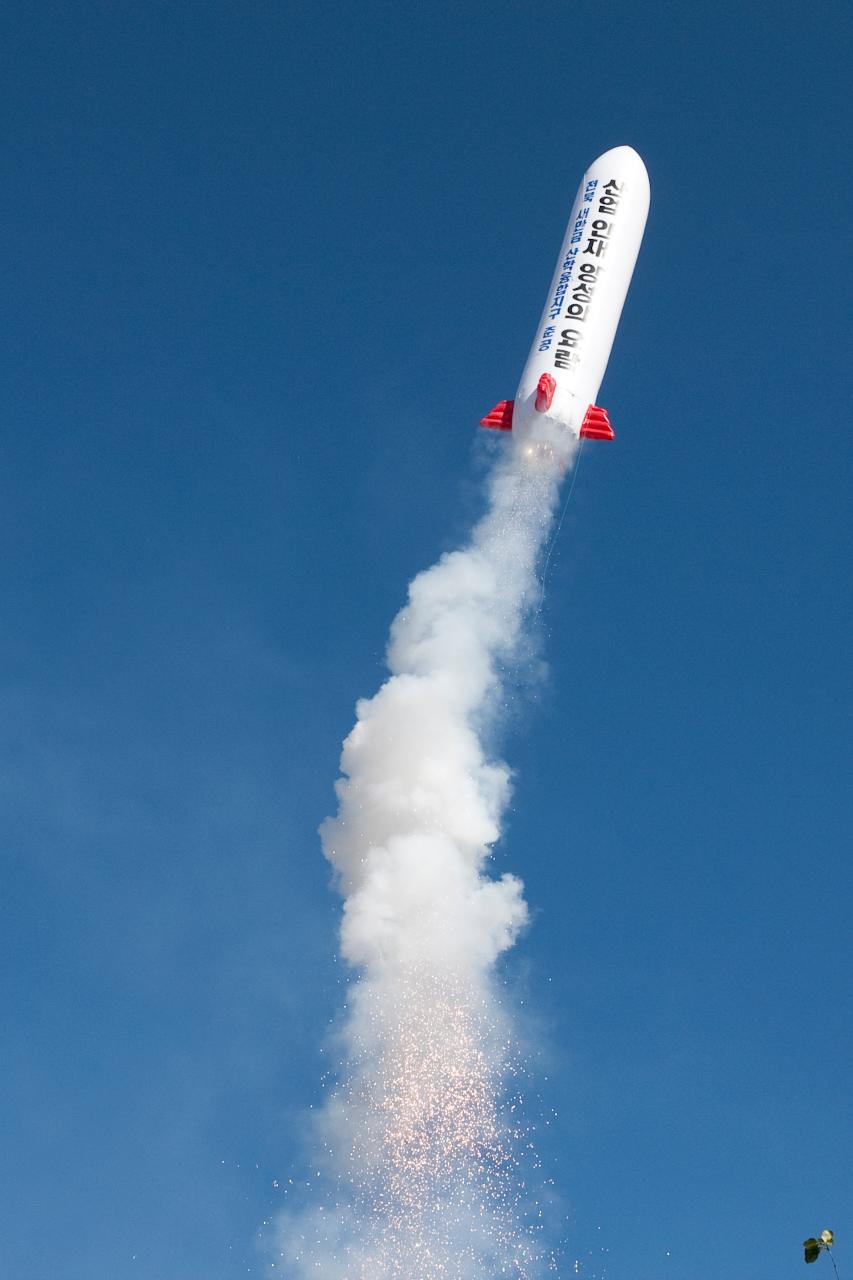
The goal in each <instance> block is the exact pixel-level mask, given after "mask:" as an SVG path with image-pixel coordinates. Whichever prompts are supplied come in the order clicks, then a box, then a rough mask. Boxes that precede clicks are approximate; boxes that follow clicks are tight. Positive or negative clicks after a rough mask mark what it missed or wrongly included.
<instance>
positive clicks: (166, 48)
mask: <svg viewBox="0 0 853 1280" xmlns="http://www.w3.org/2000/svg"><path fill="white" fill-rule="evenodd" d="M0 25H2V31H0V49H2V52H0V60H2V75H1V76H0V82H2V86H3V87H2V103H3V105H2V131H3V147H2V160H0V163H1V164H2V182H0V191H2V196H1V197H0V198H1V199H2V228H3V230H2V235H3V288H2V293H0V310H2V317H0V329H2V337H0V361H2V387H3V392H2V415H1V416H0V530H2V544H3V556H2V562H0V592H1V593H2V595H1V596H0V598H2V612H0V660H1V661H2V666H0V671H1V672H2V685H0V698H2V716H0V806H2V809H0V812H2V847H3V873H2V876H3V882H2V912H3V920H2V934H0V937H2V941H0V946H1V947H2V971H3V996H2V1001H3V1020H2V1052H0V1091H1V1092H0V1096H2V1122H0V1123H2V1131H0V1186H2V1188H3V1192H2V1195H0V1271H2V1273H3V1275H4V1276H8V1277H10V1278H12V1280H47V1277H56V1280H125V1278H127V1280H201V1278H202V1277H204V1280H232V1278H235V1277H238V1276H245V1275H247V1274H252V1275H260V1274H261V1273H262V1266H261V1261H260V1256H259V1255H258V1254H257V1253H256V1246H255V1243H254V1240H255V1235H256V1230H257V1228H258V1226H259V1224H260V1223H261V1221H262V1220H263V1219H264V1218H265V1217H269V1215H270V1214H271V1213H273V1212H274V1211H275V1210H276V1209H277V1208H278V1207H280V1205H281V1189H280V1188H279V1189H276V1188H275V1187H274V1186H273V1182H274V1180H276V1179H278V1180H280V1181H282V1182H286V1180H287V1179H288V1178H289V1177H291V1176H295V1175H296V1173H297V1172H298V1171H299V1170H301V1169H303V1168H304V1164H303V1158H302V1153H301V1149H300V1142H301V1139H300V1133H301V1131H302V1129H303V1127H304V1119H303V1117H304V1115H305V1113H306V1110H307V1109H308V1108H309V1107H310V1106H311V1105H312V1104H316V1103H317V1102H318V1101H319V1099H320V1098H321V1096H322V1085H321V1074H322V1072H323V1070H324V1059H323V1057H322V1054H321V1045H322V1042H323V1038H324V1036H325V1034H326V1031H327V1028H328V1025H329V1022H330V1020H331V1019H332V1018H333V1016H334V1014H335V1011H336V1009H337V1008H338V1007H339V1005H340V1002H341V999H342V989H341V981H342V974H341V972H340V969H339V967H338V966H337V965H336V963H335V959H334V952H335V931H336V925H337V918H338V911H339V904H338V901H337V899H336V897H335V896H334V894H333V893H332V892H331V891H330V888H329V875H328V869H327V867H326V865H325V864H324V862H323V860H322V858H321V855H320V851H319V843H318V839H317V837H316V834H315V831H316V827H317V824H318V823H319V822H320V820H321V819H322V818H323V817H324V816H325V815H326V814H327V813H328V812H330V810H331V809H332V807H333V795H332V783H333V780H334V777H335V774H336V767H337V756H338V752H339V747H340V742H341V739H342V738H343V736H344V734H345V733H346V732H347V730H348V728H349V726H350V724H351V721H352V709H353V703H354V701H355V699H356V697H358V696H361V695H365V694H369V693H371V692H372V691H373V690H374V689H375V687H376V686H377V684H378V683H379V681H380V680H381V678H382V662H381V660H382V652H383V647H384V643H385V638H386V634H387V628H388V624H389V622H390V619H391V618H392V616H393V614H394V613H395V611H396V609H397V608H398V607H399V605H400V604H401V602H402V600H403V598H404V594H405V588H406V583H407V581H408V580H409V579H410V578H411V577H412V575H413V574H414V573H415V572H416V571H417V570H419V569H421V568H423V567H424V566H426V565H427V564H429V563H431V562H432V561H433V560H434V559H435V558H436V556H437V555H438V554H439V553H440V552H441V551H442V550H444V549H447V548H449V547H451V546H453V545H455V544H456V543H457V542H458V541H459V540H460V539H461V538H462V537H463V536H464V533H465V530H466V529H467V528H468V527H469V525H470V523H471V521H472V520H473V519H474V518H475V516H476V514H477V512H478V511H479V509H480V496H479V479H478V477H479V476H480V475H481V474H482V453H481V451H482V449H483V447H484V446H483V444H482V442H480V443H479V444H477V443H476V442H475V435H476V433H475V432H474V430H473V424H474V423H475V422H476V421H477V419H478V418H479V417H480V415H481V414H482V413H483V412H485V411H486V410H487V409H489V408H490V407H491V406H492V404H493V403H494V402H495V401H496V400H498V399H500V398H502V397H503V396H507V395H512V393H513V391H514V388H515V384H516V380H517V377H518V373H519V369H520V366H521V363H522V361H523V358H524V356H525V354H526V351H527V347H528V344H529V341H530V336H531V332H532V330H533V327H534V325H535V322H536V319H537V317H538V315H539V311H540V308H541V306H542V302H543V298H544V294H545V290H546V288H547V282H548V279H549V277H550V272H551V270H552V268H553V263H554V258H555V255H556V252H557V248H558V246H559V242H560V238H561V236H562V232H563V227H564V222H565V217H566V214H567V212H568V208H569V206H570V203H571V200H572V197H573V195H574V191H575V187H576V184H577V181H578V179H579V177H580V174H581V172H582V171H583V169H584V167H585V166H586V165H587V164H588V163H589V162H590V161H591V160H592V159H593V158H594V157H595V156H596V155H597V154H598V153H599V152H600V151H602V150H604V149H605V148H607V147H610V146H613V145H617V144H622V143H630V144H631V145H633V146H634V147H636V148H637V150H638V151H639V152H640V153H641V154H642V155H643V157H644V158H645V160H646V163H647V165H648V169H649V172H650V175H651V182H652V212H651V217H650V222H649V228H648V232H647V236H646V242H645V245H644V248H643V251H642V253H641V256H640V261H639V265H638V269H637V272H636V275H635V278H634V283H633V286H632V291H631V294H630V295H629V299H628V305H627V308H626V311H625V315H624V318H623V323H622V326H621V328H620V332H619V335H618V337H617V342H616V347H615V349H614V355H613V359H612V360H611V365H610V369H609V371H608V376H607V379H606V381H605V384H604V388H603V391H602V396H601V400H602V402H603V403H604V404H605V405H606V406H607V408H608V409H609V411H610V415H611V418H612V420H613V422H614V425H615V428H616V431H617V435H618V440H617V443H616V444H615V445H613V446H599V447H597V448H595V449H593V448H591V447H588V448H587V449H586V450H585V452H584V455H583V463H582V467H581V472H580V476H579V479H578V483H577V485H576V488H575V491H574V495H573V498H572V503H571V506H570V508H569V511H568V514H567V517H566V521H565V524H564V526H563V529H562V533H561V537H560V540H559V543H558V545H557V548H556V550H555V553H554V556H553V558H552V562H551V569H550V576H549V581H548V591H547V597H546V602H545V607H544V612H543V624H542V625H543V629H544V632H545V649H546V654H547V657H548V659H549V662H550V666H551V673H550V677H549V680H548V682H547V684H546V685H545V686H544V687H543V688H542V689H541V690H540V691H538V692H537V694H536V696H535V697H534V698H532V699H531V700H530V701H529V702H525V700H524V699H519V704H518V716H517V719H516V722H515V724H514V725H513V726H512V728H511V731H510V733H509V736H508V738H507V741H506V743H505V750H506V754H507V757H508V759H509V760H510V761H511V763H512V764H513V765H514V766H515V767H516V768H517V770H518V781H517V792H516V798H515V802H514V805H513V810H512V814H511V822H510V825H509V830H508V834H507V837H506V839H505V841H504V842H503V843H502V845H501V846H500V848H499V849H498V851H497V855H496V865H497V868H498V869H499V870H505V869H512V870H515V871H517V872H518V873H519V874H520V875H521V876H522V877H523V879H524V881H525V883H526V885H527V892H528V898H529V900H530V903H531V905H532V908H533V910H534V923H533V928H532V929H531V931H530V932H529V933H528V934H527V936H526V937H525V938H524V939H523V941H522V942H521V944H520V946H519V948H518V949H517V952H516V953H515V954H514V956H513V957H512V959H511V960H510V962H509V964H508V967H507V980H508V982H509V983H510V985H511V986H512V987H513V988H515V989H516V995H515V997H514V998H517V999H519V1000H520V999H522V998H524V1000H525V1009H529V1010H530V1016H531V1018H533V1019H534V1020H535V1021H536V1022H537V1023H538V1024H539V1026H540V1028H541V1035H542V1039H543V1044H544V1058H543V1063H542V1066H541V1070H542V1073H543V1075H544V1074H547V1080H545V1079H543V1080H542V1081H541V1095H542V1103H541V1106H542V1108H543V1111H545V1112H547V1111H549V1110H550V1109H555V1110H557V1111H558V1117H557V1119H556V1121H555V1122H554V1123H553V1124H552V1125H551V1127H550V1128H549V1129H548V1130H547V1132H546V1133H543V1135H542V1137H541V1141H540V1148H541V1150H542V1154H543V1158H544V1160H545V1164H546V1167H547V1168H549V1169H550V1170H551V1171H552V1172H553V1173H554V1175H555V1177H556V1179H557V1183H558V1186H559V1190H560V1194H561V1196H562V1199H563V1208H562V1209H561V1210H560V1212H559V1213H557V1215H556V1226H557V1228H558V1229H559V1230H561V1231H562V1232H563V1234H564V1238H565V1240H566V1241H567V1246H566V1247H567V1253H568V1256H569V1257H570V1258H574V1257H579V1258H581V1259H582V1260H583V1261H584V1263H585V1268H584V1270H582V1272H581V1275H586V1276H587V1277H588V1278H589V1280H592V1278H595V1280H600V1278H601V1277H603V1276H604V1275H605V1268H606V1277H607V1280H732V1277H734V1276H738V1275H749V1276H750V1277H752V1278H753V1280H784V1278H785V1277H788V1276H792V1277H796V1276H798V1275H800V1274H801V1273H802V1269H803V1266H804V1264H803V1262H802V1259H801V1254H800V1252H799V1242H800V1241H801V1240H802V1239H803V1237H804V1236H805V1235H807V1234H810V1233H812V1232H816V1231H819V1230H820V1229H821V1228H822V1227H824V1226H827V1225H828V1226H832V1227H834V1228H835V1230H836V1233H837V1235H838V1237H839V1245H838V1256H839V1261H840V1264H841V1267H842V1275H845V1274H846V1275H848V1276H850V1275H853V1213H851V1190H853V1189H852V1188H851V1173H850V1170H851V1149H850V1133H851V1130H853V1125H851V1111H850V1078H849V1063H850V1060H851V1048H853V1046H851V1030H850V1027H851V1022H850V1016H851V995H850V993H851V965H850V935H851V898H850V889H851V884H850V831H851V817H853V814H851V807H853V806H851V795H850V783H849V774H850V747H851V698H850V633H851V621H853V608H851V598H850V591H849V579H850V564H851V552H853V547H852V546H851V531H850V520H849V506H850V503H849V494H850V489H851V478H853V477H851V443H850V434H849V402H850V397H849V372H848V367H849V362H850V311H849V293H850V290H849V275H850V266H851V255H850V208H851V189H850V187H851V176H850V160H849V151H850V145H849V144H850V136H851V133H850V126H851V110H850V96H849V78H850V69H849V57H848V51H849V35H850V10H849V6H848V5H846V4H842V3H841V2H840V0H838V2H834V0H828V2H827V3H817V4H815V3H808V4H807V3H803V2H802V0H790V2H789V3H787V4H785V5H784V6H779V5H777V4H771V3H769V2H767V0H764V2H761V3H755V2H750V0H747V2H746V3H744V2H743V0H741V3H733V2H732V0H715V3H709V2H706V0H699V2H691V3H690V4H681V3H675V2H674V0H671V2H669V3H662V4H655V5H649V4H633V5H629V4H626V3H615V2H613V3H608V2H606V0H604V2H598V3H592V2H591V0H572V2H571V3H569V2H568V0H555V2H554V3H551V4H549V5H541V6H540V5H534V4H528V3H522V2H521V0H519V2H518V3H514V4H509V3H505V2H495V0H489V2H488V3H486V2H485V0H459V2H458V3H454V4H449V3H448V4H439V3H436V2H435V0H424V2H423V3H419V4H416V5H406V4H399V3H391V2H379V0H362V2H361V3H359V4H349V3H342V2H339V0H335V2H332V3H323V2H321V0H318V2H316V3H298V0H290V2H287V0H278V2H275V3H273V2H272V0H270V2H269V3H257V2H255V0H245V2H244V3H239V4H238V3H230V4H228V3H223V2H222V0H205V3H189V2H185V3H183V4H181V3H179V4H166V3H163V2H162V0H146V2H145V3H139V2H133V0H108V2H107V0H100V2H97V0H89V2H88V3H74V2H73V0H72V2H71V3H63V4H59V3H55V2H54V0H45V2H44V3H39V4H22V3H16V2H14V0H13V2H12V3H9V4H7V5H6V6H5V8H4V13H3V15H2V19H0ZM561 1215H565V1216H567V1217H568V1221H567V1222H566V1223H564V1224H562V1226H561ZM667 1250H669V1251H670V1253H669V1254H668V1253H667ZM603 1251H606V1252H603ZM825 1265H827V1264H826V1263H825V1261H823V1262H820V1263H819V1264H818V1266H819V1267H821V1268H823V1266H825ZM413 1280H416V1278H413Z"/></svg>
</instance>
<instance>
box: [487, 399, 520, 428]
mask: <svg viewBox="0 0 853 1280" xmlns="http://www.w3.org/2000/svg"><path fill="white" fill-rule="evenodd" d="M514 407H515V401H514V400H501V401H500V403H499V404H496V405H495V407H494V409H492V410H490V412H489V413H487V414H486V416H485V418H481V419H480V426H481V427H491V428H492V430H493V431H512V411H513V408H514Z"/></svg>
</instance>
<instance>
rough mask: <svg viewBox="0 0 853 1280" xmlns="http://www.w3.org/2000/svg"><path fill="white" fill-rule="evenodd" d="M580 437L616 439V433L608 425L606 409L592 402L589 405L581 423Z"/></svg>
mask: <svg viewBox="0 0 853 1280" xmlns="http://www.w3.org/2000/svg"><path fill="white" fill-rule="evenodd" d="M580 438H581V439H582V440H615V439H616V434H615V432H614V430H613V428H612V427H611V425H610V419H609V418H608V416H607V410H606V409H599V408H598V407H597V406H596V405H594V404H591V405H590V406H589V408H588V409H587V411H586V413H585V414H584V419H583V422H582V423H581V429H580Z"/></svg>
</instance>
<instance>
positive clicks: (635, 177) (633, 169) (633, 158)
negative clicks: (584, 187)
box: [588, 146, 649, 201]
mask: <svg viewBox="0 0 853 1280" xmlns="http://www.w3.org/2000/svg"><path fill="white" fill-rule="evenodd" d="M602 169H612V170H613V175H612V176H614V177H615V176H616V174H617V173H618V174H621V176H622V177H623V178H625V179H627V181H629V182H630V183H631V185H632V186H633V187H634V190H635V191H639V192H644V193H645V199H646V201H648V198H649V175H648V171H647V170H646V166H645V165H644V163H643V159H642V156H640V155H639V153H638V152H636V151H635V150H634V148H633V147H628V146H625V147H611V148H610V150H609V151H605V152H604V153H603V155H600V156H599V157H598V159H597V160H596V161H595V162H594V163H593V164H591V165H590V167H589V171H588V172H590V173H593V172H595V173H596V175H598V173H599V171H600V170H602Z"/></svg>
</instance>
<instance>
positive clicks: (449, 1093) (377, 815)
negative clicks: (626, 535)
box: [277, 441, 569, 1280]
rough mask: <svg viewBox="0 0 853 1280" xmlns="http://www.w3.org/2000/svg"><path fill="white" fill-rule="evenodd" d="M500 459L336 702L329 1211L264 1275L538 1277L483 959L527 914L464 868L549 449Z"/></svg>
mask: <svg viewBox="0 0 853 1280" xmlns="http://www.w3.org/2000/svg"><path fill="white" fill-rule="evenodd" d="M508 445H509V447H508V449H507V452H506V454H505V455H504V457H503V458H502V460H501V462H499V463H498V465H497V466H496V468H495V469H494V471H493V473H492V475H491V478H490V482H489V490H488V508H487V511H486V514H485V515H484V517H483V518H482V520H481V521H480V522H479V524H477V526H476V527H475V529H474V530H473V533H472V535H471V539H470V542H469V544H468V546H466V547H465V548H464V549H462V550H459V551H455V552H452V553H451V554H448V555H445V556H442V558H441V559H440V560H439V562H438V563H437V564H436V565H434V566H433V567H432V568H431V569H428V570H426V571H425V572H424V573H421V574H419V575H418V576H417V577H416V578H415V580H414V581H413V582H412V584H411V586H410V588H409V599H408V602H407V604H406V606H405V608H404V609H403V610H402V611H401V612H400V613H399V614H398V616H397V618H396V619H395V621H394V623H393V626H392V629H391V638H390V643H389V646H388V655H387V661H388V667H389V669H390V671H391V675H390V677H389V679H388V680H387V681H386V683H385V684H384V685H383V686H382V688H381V689H380V690H379V692H378V693H377V694H376V695H375V696H374V697H373V698H371V699H369V700H362V701H360V702H359V703H358V705H357V708H356V714H357V720H356V724H355V727H354V728H353V730H352V732H351V733H350V734H349V736H348V738H347V739H346V741H345V742H344V748H343V755H342V758H341V773H342V775H343V776H342V777H341V779H340V780H339V781H338V783H337V787H336V790H337V795H338V801H339V808H338V814H337V817H336V818H334V819H328V820H327V821H326V822H325V823H324V824H323V827H322V828H321V834H322V840H323V848H324V851H325V853H326V856H327V857H328V858H329V860H330V861H331V862H332V864H333V866H334V867H335V868H336V871H337V872H338V876H339V883H340V888H341V892H342V894H343V896H344V916H343V925H342V929H341V953H342V955H343V957H344V958H345V959H346V960H347V961H348V962H349V963H350V964H351V965H352V966H353V967H354V968H355V969H356V970H357V974H358V976H357V979H356V980H355V981H354V982H353V984H352V987H351V989H350V998H349V1005H348V1009H347V1014H346V1020H345V1024H344V1027H343V1032H342V1046H343V1047H342V1064H341V1073H340V1080H339V1084H338V1086H337V1088H336V1090H335V1091H334V1093H333V1094H332V1096H331V1097H330V1099H329V1101H328V1103H327V1105H326V1107H325V1109H324V1112H323V1116H322V1118H321V1141H322V1143H323V1146H324V1148H325V1153H326V1161H325V1169H324V1174H325V1177H326V1179H327V1187H326V1190H327V1192H328V1195H329V1200H330V1203H328V1204H326V1205H324V1207H322V1208H321V1207H320V1206H315V1207H314V1208H313V1209H309V1210H303V1211H302V1212H300V1213H296V1214H287V1215H284V1216H283V1217H282V1219H281V1220H280V1223H279V1231H278V1255H277V1256H278V1259H279V1266H281V1267H282V1268H283V1270H284V1271H285V1273H286V1274H287V1275H288V1276H295V1277H300V1278H302V1277H306V1278H307V1277H308V1276H312V1277H320V1278H321V1280H404V1278H405V1280H469V1278H470V1280H474V1277H476V1280H489V1278H491V1277H497V1276H507V1277H513V1278H516V1280H521V1278H522V1277H524V1278H526V1277H531V1276H533V1275H534V1274H535V1273H537V1271H538V1270H539V1269H540V1266H541V1257H540V1254H541V1250H540V1249H539V1248H538V1246H537V1244H536V1230H537V1228H538V1224H537V1223H536V1222H533V1221H531V1219H530V1214H529V1212H528V1208H527V1206H526V1203H525V1197H526V1193H525V1191H524V1188H523V1187H522V1186H521V1182H522V1176H521V1175H520V1174H519V1172H518V1169H517V1162H518V1151H517V1147H518V1135H517V1134H515V1133H514V1132H513V1125H512V1123H511V1120H510V1119H509V1118H508V1116H507V1114H506V1112H507V1108H506V1107H505V1105H504V1093H505V1088H506V1078H507V1075H508V1074H509V1073H510V1072H511V1071H512V1069H513V1054H514V1049H513V1039H512V1033H511V1026H510V1024H509V1021H508V1019H507V1017H506V1015H505V1013H504V1011H503V1009H502V1007H501V1005H500V1002H499V1001H498V999H497V997H496V994H495V991H494V987H493V981H492V973H493V967H494V963H495V960H496V959H497V957H498V956H499V955H500V953H501V952H502V951H504V950H505V949H506V948H508V947H510V946H511V945H512V943H513V942H514V940H515V938H516V937H517V935H518V932H519V930H520V929H521V928H522V927H523V925H524V924H525V922H526V920H527V907H526V904H525V902H524V899H523V896H522V885H521V882H520V881H519V880H518V879H517V878H516V877H515V876H512V875H504V876H502V877H501V878H500V879H499V880H496V879H494V878H491V877H490V876H489V875H488V874H487V873H486V863H487V859H488V856H489V848H490V845H491V844H492V843H493V842H494V841H495V840H497V838H498V836H499V834H500V821H501V815H502V813H503V811H504V809H505V806H506V804H507V801H508V798H509V792H510V774H509V770H508V768H507V766H506V765H505V764H503V763H502V762H500V761H495V760H492V759H489V757H488V755H487V752H486V748H485V745H484V737H483V735H484V730H486V728H487V727H488V726H489V724H490V723H491V721H492V719H493V717H494V716H495V714H496V713H497V712H499V710H500V703H501V697H502V693H503V691H504V684H503V679H502V677H503V674H504V673H506V672H507V671H509V670H512V668H513V664H514V663H517V661H518V657H519V652H520V649H521V646H522V644H523V641H524V640H525V636H526V632H525V623H526V621H527V620H528V618H529V616H530V614H531V612H532V610H533V608H534V607H535V605H536V603H537V601H538V598H539V588H538V582H537V578H536V566H537V561H538V558H539V555H540V552H541V549H542V546H543V543H544V540H545V538H546V536H547V533H548V530H549V528H550V527H551V523H552V519H553V512H554V508H555V503H556V499H557V494H558V491H559V484H560V480H561V478H562V475H563V474H564V472H565V468H566V466H567V464H568V461H569V450H568V447H567V445H566V444H562V445H558V444H555V443H554V442H551V443H550V444H549V443H541V444H537V445H533V446H530V445H528V446H526V447H525V446H523V445H521V446H519V445H518V444H516V443H515V442H514V441H513V442H508Z"/></svg>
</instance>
